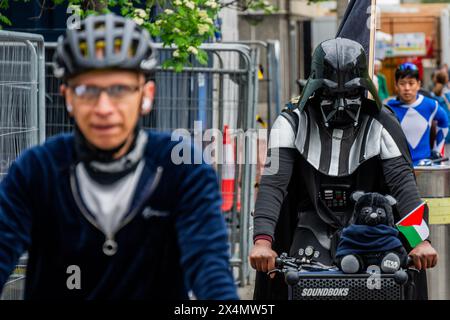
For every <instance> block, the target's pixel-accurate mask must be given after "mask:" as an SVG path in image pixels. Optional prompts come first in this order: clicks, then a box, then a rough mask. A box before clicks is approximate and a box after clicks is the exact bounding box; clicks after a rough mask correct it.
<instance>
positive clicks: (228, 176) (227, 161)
mask: <svg viewBox="0 0 450 320" xmlns="http://www.w3.org/2000/svg"><path fill="white" fill-rule="evenodd" d="M234 164H235V161H234V150H233V144H232V143H231V140H230V137H229V134H228V126H224V135H223V165H222V200H223V202H222V211H224V212H226V211H230V210H231V208H233V196H234V174H235V168H234Z"/></svg>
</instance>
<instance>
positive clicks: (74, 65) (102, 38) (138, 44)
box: [53, 14, 157, 79]
mask: <svg viewBox="0 0 450 320" xmlns="http://www.w3.org/2000/svg"><path fill="white" fill-rule="evenodd" d="M99 50H101V51H100V52H99ZM53 60H54V70H53V71H54V74H55V77H57V78H65V79H67V78H70V77H72V76H74V75H76V74H79V73H82V72H85V71H88V70H93V69H109V68H114V69H124V70H136V71H139V72H142V73H144V74H146V75H148V74H151V73H152V71H153V70H154V68H155V66H156V64H157V60H156V50H155V47H154V45H153V42H152V40H151V38H150V34H149V33H148V31H147V30H145V29H143V28H141V27H140V26H139V25H138V24H136V22H135V21H133V20H132V19H128V18H123V17H120V16H117V15H115V14H106V15H99V16H89V17H87V18H86V19H84V20H82V21H81V22H80V26H79V28H77V29H67V31H66V34H65V35H62V36H60V37H59V38H58V44H57V48H56V52H55V55H54V57H53Z"/></svg>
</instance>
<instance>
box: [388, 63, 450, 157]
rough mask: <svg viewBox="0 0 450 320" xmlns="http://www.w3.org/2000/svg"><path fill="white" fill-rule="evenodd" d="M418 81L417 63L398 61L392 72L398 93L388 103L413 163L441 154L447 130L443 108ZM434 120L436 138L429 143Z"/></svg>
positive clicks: (442, 153) (446, 119) (446, 118)
mask: <svg viewBox="0 0 450 320" xmlns="http://www.w3.org/2000/svg"><path fill="white" fill-rule="evenodd" d="M420 85H421V81H420V79H419V70H418V68H417V66H416V65H414V64H413V63H410V62H406V63H404V64H401V65H400V66H399V67H398V68H397V70H396V72H395V87H396V89H397V93H398V96H397V97H396V98H394V99H391V100H389V101H388V103H387V105H388V106H389V107H390V108H391V109H392V110H393V111H394V112H395V114H396V116H397V118H398V120H399V121H400V124H401V126H402V129H403V132H404V133H405V136H406V140H407V141H408V147H409V150H410V152H411V157H412V160H413V164H414V165H417V164H418V163H419V162H420V161H421V160H423V159H430V158H431V159H439V158H441V157H442V156H443V155H444V145H445V137H446V136H447V133H448V117H447V114H446V113H445V110H443V109H442V107H440V106H439V103H438V101H436V100H434V99H432V98H428V97H425V96H423V95H421V94H419V89H420ZM434 120H436V121H437V128H436V139H435V141H434V143H433V145H430V129H431V126H432V123H433V121H434Z"/></svg>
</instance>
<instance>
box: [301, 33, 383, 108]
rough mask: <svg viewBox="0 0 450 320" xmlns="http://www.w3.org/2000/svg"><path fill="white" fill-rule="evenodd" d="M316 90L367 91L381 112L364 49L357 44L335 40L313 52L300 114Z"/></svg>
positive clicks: (320, 45) (347, 40)
mask: <svg viewBox="0 0 450 320" xmlns="http://www.w3.org/2000/svg"><path fill="white" fill-rule="evenodd" d="M319 89H321V90H326V91H328V92H335V93H344V92H348V91H351V90H355V89H360V90H368V91H369V92H370V93H371V94H372V96H373V98H374V99H375V101H376V105H377V106H378V108H379V110H381V107H382V103H381V101H380V98H379V97H378V93H377V89H376V88H375V85H374V84H373V82H372V79H371V78H370V76H369V73H368V70H367V61H366V54H365V52H364V48H363V47H362V45H361V44H359V43H358V42H356V41H353V40H350V39H345V38H336V39H331V40H326V41H324V42H322V43H321V44H319V46H318V47H317V48H316V49H315V50H314V54H313V57H312V66H311V75H310V77H309V79H308V82H307V83H306V86H305V89H304V90H303V92H302V96H301V99H300V102H299V104H298V107H299V109H300V110H303V108H304V107H305V105H306V103H307V102H308V100H309V99H310V98H311V97H312V96H314V94H315V93H316V91H318V90H319Z"/></svg>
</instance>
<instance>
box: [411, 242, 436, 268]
mask: <svg viewBox="0 0 450 320" xmlns="http://www.w3.org/2000/svg"><path fill="white" fill-rule="evenodd" d="M409 256H410V257H411V259H412V262H413V263H414V267H415V268H416V269H418V270H425V269H428V268H433V267H434V266H435V265H436V264H437V261H438V254H437V252H436V250H435V249H434V248H433V247H432V246H431V244H430V243H429V242H428V241H422V242H421V243H419V244H418V245H417V246H416V247H415V248H414V249H412V250H411V252H410V253H409Z"/></svg>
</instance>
